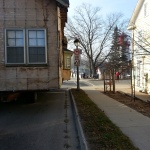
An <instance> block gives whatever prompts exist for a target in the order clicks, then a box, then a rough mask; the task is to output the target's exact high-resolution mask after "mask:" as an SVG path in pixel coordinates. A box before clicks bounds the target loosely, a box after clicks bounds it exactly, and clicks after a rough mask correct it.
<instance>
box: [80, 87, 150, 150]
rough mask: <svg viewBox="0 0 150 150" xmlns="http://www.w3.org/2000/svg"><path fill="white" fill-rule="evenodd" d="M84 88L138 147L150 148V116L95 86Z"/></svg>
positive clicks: (144, 149) (147, 149) (148, 149)
mask: <svg viewBox="0 0 150 150" xmlns="http://www.w3.org/2000/svg"><path fill="white" fill-rule="evenodd" d="M82 89H83V90H84V91H85V92H86V93H87V94H88V96H89V97H90V98H91V100H92V101H93V102H94V103H95V104H96V105H97V106H98V107H99V108H100V109H101V110H103V111H104V112H105V114H106V115H107V116H108V117H109V118H110V120H111V121H112V122H113V123H114V124H116V125H117V126H118V127H119V128H120V129H121V130H122V132H123V133H124V134H125V135H127V136H128V137H129V138H130V139H131V141H132V142H133V144H134V145H135V146H136V147H138V148H139V149H140V150H150V118H148V117H146V116H144V115H142V114H140V113H138V112H137V111H135V110H133V109H131V108H129V107H127V106H126V105H124V104H122V103H119V102H118V101H116V100H114V99H112V98H110V97H108V96H106V95H104V94H102V93H101V92H100V91H99V90H96V89H95V88H88V87H84V88H82ZM137 94H139V93H136V95H137ZM141 94H144V93H141ZM139 95H140V94H139ZM140 96H141V95H140ZM144 96H146V94H145V95H144ZM147 96H149V95H147ZM146 99H147V97H146Z"/></svg>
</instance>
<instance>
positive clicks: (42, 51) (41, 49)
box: [38, 47, 45, 55]
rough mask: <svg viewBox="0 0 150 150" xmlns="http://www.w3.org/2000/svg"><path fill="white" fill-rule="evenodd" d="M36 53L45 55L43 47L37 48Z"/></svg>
mask: <svg viewBox="0 0 150 150" xmlns="http://www.w3.org/2000/svg"><path fill="white" fill-rule="evenodd" d="M38 54H39V55H45V49H44V48H42V47H41V48H38Z"/></svg>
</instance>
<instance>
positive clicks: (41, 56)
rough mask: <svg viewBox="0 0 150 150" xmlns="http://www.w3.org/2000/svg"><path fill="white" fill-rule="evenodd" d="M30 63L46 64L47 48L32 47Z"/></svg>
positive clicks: (30, 49)
mask: <svg viewBox="0 0 150 150" xmlns="http://www.w3.org/2000/svg"><path fill="white" fill-rule="evenodd" d="M29 62H30V63H45V62H46V60H45V48H37V47H32V48H29Z"/></svg>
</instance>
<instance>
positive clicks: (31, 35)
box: [28, 31, 36, 38]
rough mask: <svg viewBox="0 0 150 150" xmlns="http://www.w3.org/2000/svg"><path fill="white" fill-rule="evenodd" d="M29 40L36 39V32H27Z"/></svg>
mask: <svg viewBox="0 0 150 150" xmlns="http://www.w3.org/2000/svg"><path fill="white" fill-rule="evenodd" d="M28 33H29V38H36V31H29V32H28Z"/></svg>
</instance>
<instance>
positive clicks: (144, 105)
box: [103, 92, 150, 118]
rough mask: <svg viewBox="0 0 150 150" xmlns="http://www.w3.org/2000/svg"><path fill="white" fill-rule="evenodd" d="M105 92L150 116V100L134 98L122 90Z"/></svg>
mask: <svg viewBox="0 0 150 150" xmlns="http://www.w3.org/2000/svg"><path fill="white" fill-rule="evenodd" d="M103 93H104V92H103ZM104 94H105V95H107V96H109V97H111V98H113V99H115V100H116V101H119V102H120V103H123V104H125V105H127V106H129V107H130V108H132V109H134V110H136V111H138V112H140V113H141V114H143V115H145V116H147V117H149V118H150V102H144V101H142V100H140V99H137V98H135V99H133V98H132V97H131V96H128V95H126V94H124V93H120V92H116V93H115V94H114V93H113V92H105V93H104Z"/></svg>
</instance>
